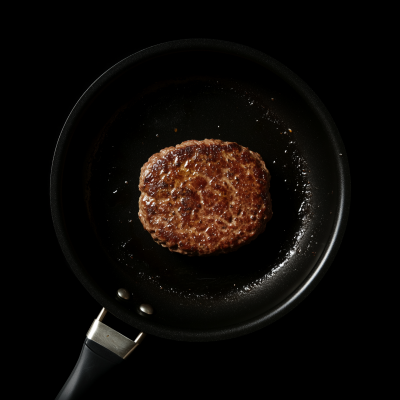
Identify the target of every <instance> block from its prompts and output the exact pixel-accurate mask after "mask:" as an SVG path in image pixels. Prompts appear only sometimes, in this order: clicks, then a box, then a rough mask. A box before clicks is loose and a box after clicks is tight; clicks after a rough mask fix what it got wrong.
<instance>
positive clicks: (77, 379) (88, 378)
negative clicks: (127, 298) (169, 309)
mask: <svg viewBox="0 0 400 400" xmlns="http://www.w3.org/2000/svg"><path fill="white" fill-rule="evenodd" d="M106 313H107V310H106V309H105V308H103V309H102V310H101V312H100V314H99V316H98V317H97V318H96V319H95V320H94V321H93V324H92V326H91V327H90V329H89V331H88V333H87V335H86V339H85V342H84V344H83V347H82V351H81V354H80V356H79V358H78V361H77V363H76V365H75V368H74V369H73V371H72V372H71V375H70V376H69V378H68V379H67V381H66V382H65V384H64V386H63V387H62V389H61V391H60V393H59V394H58V396H57V397H56V400H76V399H79V398H80V397H81V396H82V395H83V394H84V393H85V391H86V390H87V389H88V388H89V387H90V386H91V385H92V384H93V383H94V382H95V381H96V380H97V379H98V378H100V377H101V376H102V375H104V374H105V373H106V372H107V371H109V370H110V369H111V368H113V367H115V366H116V365H118V364H119V363H121V362H122V361H123V360H124V359H125V358H127V357H128V356H129V355H130V354H131V353H132V351H133V350H135V348H136V347H137V346H139V344H140V343H141V342H142V340H143V339H144V337H145V336H146V334H145V333H143V332H141V333H139V335H138V336H137V338H136V339H135V340H131V339H128V338H127V337H126V336H124V335H121V334H120V333H119V332H117V331H115V330H114V329H112V328H110V327H109V326H107V325H105V324H104V323H103V322H102V320H103V318H104V317H105V315H106Z"/></svg>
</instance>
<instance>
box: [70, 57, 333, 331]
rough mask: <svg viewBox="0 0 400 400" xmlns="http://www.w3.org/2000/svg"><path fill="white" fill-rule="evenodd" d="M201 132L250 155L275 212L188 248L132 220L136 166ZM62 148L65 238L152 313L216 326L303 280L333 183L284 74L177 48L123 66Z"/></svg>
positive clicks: (257, 310)
mask: <svg viewBox="0 0 400 400" xmlns="http://www.w3.org/2000/svg"><path fill="white" fill-rule="evenodd" d="M205 138H214V139H221V140H225V141H233V142H237V143H239V144H240V145H242V146H245V147H248V148H249V149H250V150H253V151H256V152H258V153H259V154H260V155H261V157H262V158H263V160H264V161H265V163H266V166H267V168H268V169H269V171H270V173H271V188H270V192H271V197H272V209H273V213H274V214H273V218H272V220H271V221H270V222H269V223H268V224H267V227H266V230H265V232H264V233H262V234H261V235H260V236H259V237H258V238H257V239H256V240H255V241H253V242H252V243H250V244H248V245H245V246H243V247H242V248H240V249H239V250H237V251H236V252H233V253H230V254H224V255H219V256H210V257H188V256H186V255H182V254H177V253H172V252H170V251H169V250H168V249H166V248H163V247H161V246H160V245H158V244H156V243H155V242H154V241H153V240H152V238H151V236H150V234H149V233H148V232H147V231H145V230H144V228H143V226H142V225H141V222H140V221H139V219H138V200H139V196H140V192H139V189H138V183H139V174H140V168H141V166H142V165H143V164H144V163H145V162H146V161H147V160H148V158H149V157H150V156H151V155H152V154H154V153H157V152H159V151H160V150H161V149H163V148H165V147H169V146H174V145H176V144H179V143H181V142H183V141H185V140H189V139H197V140H203V139H205ZM68 152H69V154H70V156H67V158H66V163H65V172H64V177H65V178H64V193H65V196H64V198H66V197H68V196H69V199H66V201H65V204H66V205H68V206H67V207H65V214H66V221H67V224H68V225H69V231H70V237H71V240H72V241H73V242H74V248H75V249H76V251H77V253H78V255H79V256H80V257H81V259H82V260H83V262H84V264H85V266H86V268H87V269H88V271H89V273H90V274H91V275H92V276H93V279H94V280H95V281H96V282H97V284H98V285H99V286H101V287H102V288H106V290H109V291H110V295H112V294H113V293H115V290H116V289H117V288H118V287H125V288H127V289H128V290H129V291H130V292H131V293H132V296H133V303H135V304H140V303H149V304H151V305H152V306H153V308H154V309H155V311H156V312H155V314H154V318H155V319H154V320H155V321H158V322H160V323H161V324H165V325H168V326H171V327H180V328H184V329H185V328H187V329H189V328H190V329H208V328H222V327H228V326H232V325H235V324H240V323H243V322H244V321H246V320H249V319H251V318H254V317H256V316H259V315H261V314H263V313H266V312H268V310H271V309H272V308H273V307H274V306H275V305H277V304H278V303H280V302H282V301H283V300H284V299H285V298H286V297H287V296H288V295H289V294H290V293H292V292H293V290H295V289H296V288H297V287H298V286H299V285H300V284H301V283H302V282H303V280H304V279H305V277H306V276H307V275H308V274H309V273H310V271H311V270H312V269H313V267H314V265H315V263H316V260H317V259H318V256H319V255H320V254H321V252H322V251H323V249H324V245H325V244H326V241H327V239H328V237H329V232H330V230H331V226H332V223H333V216H332V214H334V211H335V207H336V205H335V204H336V200H335V196H334V193H335V194H336V193H337V186H338V183H337V177H336V176H335V172H334V171H333V169H332V168H331V167H330V165H332V162H330V158H332V159H333V157H334V155H333V154H330V152H331V150H330V147H329V143H328V141H327V139H326V134H325V133H324V127H323V125H322V123H321V121H319V120H318V119H317V118H316V117H315V115H314V114H313V112H312V110H311V108H310V106H309V105H308V104H307V103H306V102H305V101H304V99H303V98H302V97H301V96H300V95H299V94H298V93H296V92H295V91H294V90H293V89H292V88H291V87H290V86H289V85H288V84H287V83H285V82H284V81H283V80H282V79H280V78H278V77H277V76H276V75H275V74H273V73H272V72H271V71H269V70H268V69H266V68H265V67H263V66H261V65H257V64H255V63H254V62H251V61H249V60H246V59H244V58H239V57H235V56H233V55H228V54H221V53H215V52H206V51H202V52H196V51H193V52H181V53H173V54H166V55H163V56H159V57H155V58H153V59H150V60H147V61H146V62H145V63H142V64H138V65H137V64H135V65H133V66H131V67H130V68H126V69H124V70H123V71H121V73H120V74H119V75H118V76H117V77H116V78H115V79H114V80H113V81H112V82H111V83H109V84H108V86H107V87H106V88H104V89H103V90H102V91H101V92H99V93H98V94H97V96H96V97H95V98H94V99H93V101H92V102H91V104H90V105H89V106H88V107H87V108H86V110H85V112H84V113H83V114H82V117H81V119H80V120H79V123H77V124H76V126H75V129H74V134H73V136H72V139H71V141H70V146H69V150H68ZM78 177H79V179H77V178H78ZM78 181H79V182H80V183H81V186H80V187H79V188H78V186H77V182H78ZM67 193H68V194H67ZM74 193H75V194H74ZM322 193H323V195H322ZM85 260H86V261H85Z"/></svg>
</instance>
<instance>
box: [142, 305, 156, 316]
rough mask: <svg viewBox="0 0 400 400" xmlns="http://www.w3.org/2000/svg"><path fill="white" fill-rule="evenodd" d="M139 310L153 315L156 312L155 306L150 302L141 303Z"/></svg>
mask: <svg viewBox="0 0 400 400" xmlns="http://www.w3.org/2000/svg"><path fill="white" fill-rule="evenodd" d="M139 310H140V311H141V312H142V313H145V314H148V315H151V314H153V312H154V311H153V307H152V306H151V305H150V304H141V305H140V307H139Z"/></svg>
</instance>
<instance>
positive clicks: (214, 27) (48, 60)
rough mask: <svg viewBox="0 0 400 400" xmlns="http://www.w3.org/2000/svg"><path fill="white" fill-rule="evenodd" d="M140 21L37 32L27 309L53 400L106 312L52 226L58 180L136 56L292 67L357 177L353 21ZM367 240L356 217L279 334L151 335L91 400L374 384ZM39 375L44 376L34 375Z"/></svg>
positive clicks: (28, 72)
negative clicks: (53, 177) (362, 257)
mask: <svg viewBox="0 0 400 400" xmlns="http://www.w3.org/2000/svg"><path fill="white" fill-rule="evenodd" d="M87 18H88V20H89V19H90V16H89V15H87ZM138 18H139V19H140V17H139V16H138V15H135V16H134V17H133V20H132V23H131V24H129V25H127V24H126V23H124V24H121V26H118V27H117V26H116V25H115V24H114V25H112V26H113V27H111V25H108V24H107V23H106V21H103V22H104V23H102V22H100V21H97V22H93V21H92V24H89V25H88V24H87V23H86V21H85V20H83V19H82V20H81V19H79V18H77V19H76V20H74V19H72V20H69V21H66V22H64V21H63V22H60V21H58V20H57V19H55V20H52V22H51V23H50V22H43V23H38V24H34V25H35V27H34V28H32V30H30V29H26V35H25V37H26V41H25V48H26V52H24V53H23V54H22V57H21V58H22V59H23V61H22V62H21V63H20V67H21V72H20V74H21V75H23V78H22V81H23V82H26V85H25V84H24V88H22V93H25V97H24V103H23V104H25V105H26V106H27V107H25V108H28V112H29V113H31V114H29V117H27V116H25V118H28V119H29V128H28V129H26V131H25V133H24V148H25V149H26V150H27V152H28V153H29V154H30V156H31V157H32V159H30V158H29V159H26V162H27V168H24V170H25V175H24V177H23V178H22V179H23V182H25V183H26V187H29V188H30V191H29V193H30V196H31V197H32V199H33V200H32V203H31V205H32V206H33V209H31V210H30V217H29V221H30V224H29V226H30V227H31V228H32V230H31V231H30V237H29V239H26V240H27V241H29V244H31V245H32V247H29V248H30V250H29V253H30V254H27V255H26V259H25V260H26V261H25V262H24V263H23V264H24V265H23V267H22V268H23V271H24V272H23V273H24V277H25V279H26V281H27V282H28V284H29V282H32V287H31V289H32V291H33V293H32V295H30V297H29V299H30V301H28V302H27V304H26V309H27V310H30V311H29V313H28V314H29V315H30V317H32V320H33V321H34V325H33V326H34V328H33V329H34V332H33V333H34V336H35V338H36V339H35V343H36V344H37V345H36V346H33V347H34V348H33V349H32V351H31V354H30V361H33V363H34V364H36V363H37V362H39V361H41V362H42V363H43V365H44V367H41V368H40V373H39V371H37V375H38V379H37V381H36V389H35V391H36V390H39V391H40V392H41V394H42V395H41V396H40V398H43V399H45V398H50V399H51V398H54V397H55V396H56V395H57V393H58V391H59V390H60V389H61V387H62V385H63V384H64V382H65V380H66V379H67V377H68V375H69V373H70V372H71V371H72V369H73V367H74V365H75V362H76V360H77V358H78V356H79V353H80V350H81V346H82V344H83V340H84V338H85V335H86V332H87V330H88V328H89V326H90V324H91V323H92V320H93V319H94V318H95V317H96V316H97V314H98V312H99V311H100V309H101V307H100V305H99V304H98V303H97V302H96V301H95V300H94V299H92V297H91V296H90V295H89V294H88V293H87V292H86V290H85V289H84V288H83V286H82V285H81V284H80V283H79V281H78V280H77V279H76V278H75V276H74V275H73V273H72V272H71V271H70V270H69V267H68V266H67V264H66V262H65V261H64V257H63V254H62V252H61V250H60V247H59V245H58V242H57V238H56V235H55V233H54V229H53V225H52V220H51V214H50V203H49V180H50V170H51V162H52V156H53V152H54V149H55V146H56V142H57V138H58V136H59V134H60V131H61V129H62V126H63V124H64V122H65V120H66V118H67V117H68V114H69V112H70V111H71V109H72V108H73V106H74V104H75V103H76V102H77V101H78V99H79V97H80V96H81V95H82V94H83V92H84V91H85V90H86V89H87V88H88V86H89V85H90V84H91V83H93V81H94V80H95V79H96V78H98V76H99V75H100V74H102V73H103V72H104V71H106V70H107V69H109V68H110V67H112V66H113V65H114V64H115V63H117V62H118V61H120V60H121V59H123V58H125V57H127V56H129V55H130V54H132V53H135V52H136V51H139V50H141V49H143V48H146V47H149V46H152V45H155V44H158V43H162V42H166V41H170V40H176V39H184V38H195V37H203V38H212V39H220V40H227V41H231V42H237V43H240V44H243V45H247V46H249V47H253V48H255V49H258V50H260V51H262V52H264V53H266V54H268V55H270V56H272V57H274V58H275V59H277V60H278V61H280V62H282V63H283V64H285V65H286V66H287V67H288V68H290V69H291V70H292V71H294V72H295V73H296V74H297V75H298V76H299V77H300V78H302V79H303V80H304V81H305V82H306V83H307V84H308V85H309V86H310V87H311V88H312V89H313V90H314V91H315V92H316V94H317V95H318V96H319V97H320V99H321V100H322V102H323V103H324V104H325V106H326V107H327V109H328V110H329V112H330V113H331V115H332V117H333V119H334V121H335V122H336V124H337V126H338V129H339V132H340V133H341V136H342V139H343V142H344V144H345V147H346V150H347V153H348V158H349V163H350V171H351V174H352V176H353V174H354V170H355V168H356V161H355V159H356V153H357V144H356V141H357V136H356V135H357V132H355V129H354V128H355V122H354V120H352V116H353V117H354V103H355V101H356V100H355V99H356V94H357V93H356V92H357V88H356V83H357V81H358V77H357V71H359V66H360V64H359V63H360V60H359V57H360V54H361V52H362V49H361V48H360V47H359V46H358V47H357V46H355V43H356V42H357V38H358V34H357V32H356V30H353V26H352V20H351V18H350V19H349V18H343V19H342V20H340V21H337V20H335V21H334V22H331V23H327V22H326V21H319V22H318V23H317V22H316V21H311V19H310V20H309V21H304V20H303V22H301V21H297V23H296V21H295V22H292V21H287V20H285V19H284V18H281V17H279V18H280V19H279V23H276V21H275V23H274V24H269V23H268V21H265V23H264V24H263V25H257V26H252V25H251V23H248V24H247V25H242V24H240V23H237V24H236V25H235V24H232V25H231V27H230V28H229V29H228V28H227V29H221V27H220V26H218V23H217V22H214V23H210V24H209V25H207V23H205V26H200V25H196V26H194V27H191V26H190V25H191V24H190V23H189V22H188V21H187V20H186V24H185V26H180V22H179V19H177V20H170V21H169V22H168V23H164V25H162V26H161V25H160V26H157V24H156V23H155V22H154V21H152V20H151V21H150V20H149V21H148V22H149V23H148V25H147V26H146V28H143V27H142V26H143V25H141V26H140V27H139V26H138V25H136V22H137V20H138ZM43 21H44V19H43ZM39 22H40V21H39ZM27 43H28V44H27ZM20 56H21V55H20ZM21 118H22V117H21ZM33 202H35V203H33ZM353 202H354V197H353V199H352V205H353V204H354V203H353ZM22 220H24V217H23V218H22ZM22 223H24V222H22ZM36 228H37V229H36ZM355 234H356V223H355V221H354V217H353V206H352V208H351V210H350V218H349V221H348V227H347V230H346V233H345V236H344V238H343V242H342V246H341V248H340V249H339V252H338V254H337V256H336V258H335V260H334V262H333V264H332V266H331V268H330V269H329V271H328V272H327V274H326V275H325V277H324V278H323V279H322V281H321V282H320V283H319V285H318V286H317V287H316V289H315V290H314V291H313V292H312V293H311V294H310V295H309V296H308V297H307V298H306V299H305V300H304V301H303V302H302V303H301V304H300V305H299V306H297V307H296V308H295V309H294V310H292V311H291V312H290V313H289V314H288V315H286V316H284V317H283V318H282V319H280V320H278V321H277V322H275V323H274V324H272V325H270V326H268V327H266V328H264V329H262V330H259V331H257V332H255V333H252V334H249V335H246V336H243V337H240V338H236V339H231V340H226V341H221V342H211V343H186V342H175V341H171V340H165V339H161V338H158V337H154V336H148V337H147V338H146V339H145V341H144V342H143V343H142V344H141V345H140V346H139V347H138V349H137V350H135V352H134V353H133V354H132V355H131V357H130V358H129V359H127V361H126V362H124V363H123V364H122V365H121V366H120V367H117V368H116V369H115V370H114V371H112V372H110V373H109V374H108V375H107V376H106V377H105V378H104V379H102V380H101V381H100V382H99V383H98V385H97V386H95V387H93V388H92V389H91V390H90V392H89V393H88V394H87V397H86V398H88V399H89V398H96V399H106V398H110V397H109V396H110V395H112V398H114V399H117V398H118V399H120V398H121V399H125V398H128V397H127V396H129V398H130V397H133V396H141V397H144V396H146V397H148V396H150V397H151V398H153V397H155V396H163V397H164V396H174V397H179V398H183V397H189V396H190V397H193V396H196V397H197V396H208V397H216V396H218V397H221V396H231V395H235V394H237V393H238V392H239V391H245V393H246V396H247V397H255V396H256V395H257V393H259V391H260V390H261V391H262V392H263V393H264V395H263V396H266V395H267V393H268V390H272V389H273V390H274V391H275V390H276V389H279V391H280V392H279V393H280V394H281V395H282V396H283V397H285V394H286V393H287V392H288V391H289V390H292V389H296V390H298V393H299V394H300V393H304V392H305V391H307V392H309V393H312V392H313V393H314V394H318V393H320V394H321V393H322V392H321V391H320V390H321V389H317V388H316V387H315V381H318V382H319V384H321V385H323V387H324V388H325V389H324V390H323V391H324V392H325V391H326V390H327V391H328V392H333V391H336V390H340V387H342V385H343V384H344V382H347V383H350V387H351V388H352V390H357V386H358V380H359V379H362V377H361V376H359V375H358V374H357V377H356V375H355V373H354V371H355V370H359V368H360V367H361V366H364V367H365V366H366V365H368V362H369V361H368V360H369V357H370V356H371V353H370V352H365V348H364V347H363V345H362V344H361V342H360V340H359V339H360V327H361V326H362V324H363V314H362V313H361V312H359V311H360V310H361V309H362V307H363V306H365V304H364V305H363V304H362V303H361V300H360V299H359V297H358V296H357V288H358V287H359V285H360V282H359V280H358V279H357V271H359V269H360V266H359V265H357V264H356V263H355V256H354V251H353V249H352V238H354V236H355ZM21 252H22V249H21ZM105 322H106V323H107V324H108V325H110V326H111V327H113V328H116V329H121V332H122V333H124V334H126V335H127V336H129V337H131V338H133V337H134V336H135V334H136V333H137V332H136V331H135V330H134V329H133V328H130V327H126V326H125V327H124V326H122V325H121V324H120V323H119V321H117V320H116V319H115V318H114V317H112V316H110V317H106V320H105ZM22 368H23V367H22ZM43 368H44V369H45V370H43ZM30 373H31V374H33V375H35V371H34V369H30ZM39 375H40V378H39ZM360 382H361V381H360ZM122 396H123V397H122ZM257 397H258V396H257Z"/></svg>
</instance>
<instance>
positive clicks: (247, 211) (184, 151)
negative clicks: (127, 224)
mask: <svg viewBox="0 0 400 400" xmlns="http://www.w3.org/2000/svg"><path fill="white" fill-rule="evenodd" d="M270 179H271V177H270V174H269V171H268V169H267V168H266V166H265V163H264V161H263V160H262V158H261V156H260V155H259V154H258V153H255V152H253V151H251V150H249V149H248V148H246V147H243V146H240V145H238V144H237V143H235V142H223V141H221V140H218V139H205V140H202V141H199V140H188V141H185V142H183V143H181V144H178V145H177V146H175V147H167V148H165V149H163V150H161V151H160V152H159V153H157V154H153V155H152V156H151V157H150V158H149V160H148V162H147V163H145V164H144V165H143V167H142V169H141V173H140V179H139V190H140V191H141V195H140V198H139V219H140V221H141V222H142V224H143V227H144V228H145V229H146V230H147V231H148V232H149V233H150V234H151V236H152V237H153V239H154V240H155V241H156V242H157V243H159V244H161V245H162V246H164V247H168V248H169V250H170V251H173V252H178V253H182V254H187V255H192V256H194V255H210V254H219V253H228V252H231V251H234V250H236V249H238V248H239V247H241V246H243V245H244V244H247V243H249V242H251V241H252V240H254V239H255V238H256V237H257V236H258V235H259V234H260V233H262V232H264V230H265V226H266V224H267V222H268V221H269V220H270V219H271V217H272V207H271V197H270V194H269V186H270Z"/></svg>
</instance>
